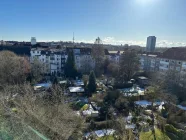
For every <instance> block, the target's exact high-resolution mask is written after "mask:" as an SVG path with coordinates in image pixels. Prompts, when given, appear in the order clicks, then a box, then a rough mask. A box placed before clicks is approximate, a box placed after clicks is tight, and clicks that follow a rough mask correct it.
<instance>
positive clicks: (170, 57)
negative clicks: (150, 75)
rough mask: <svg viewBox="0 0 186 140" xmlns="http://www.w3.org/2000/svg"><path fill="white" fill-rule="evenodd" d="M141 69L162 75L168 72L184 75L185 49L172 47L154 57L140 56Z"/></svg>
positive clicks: (185, 65) (185, 64)
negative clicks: (172, 71) (174, 71)
mask: <svg viewBox="0 0 186 140" xmlns="http://www.w3.org/2000/svg"><path fill="white" fill-rule="evenodd" d="M140 63H141V69H143V70H146V71H159V72H161V73H164V72H166V71H168V70H176V71H178V72H181V73H186V48H185V47H173V48H170V49H168V50H166V51H165V52H163V53H159V54H156V55H152V54H147V53H146V54H141V55H140Z"/></svg>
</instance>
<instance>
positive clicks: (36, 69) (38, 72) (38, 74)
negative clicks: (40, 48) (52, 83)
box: [31, 59, 46, 82]
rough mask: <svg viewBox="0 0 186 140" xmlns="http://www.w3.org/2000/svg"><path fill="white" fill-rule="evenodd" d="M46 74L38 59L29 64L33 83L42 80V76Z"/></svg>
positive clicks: (43, 65)
mask: <svg viewBox="0 0 186 140" xmlns="http://www.w3.org/2000/svg"><path fill="white" fill-rule="evenodd" d="M44 73H46V67H45V64H44V63H42V62H40V61H39V60H38V59H34V60H33V62H32V64H31V75H32V78H33V79H34V81H36V82H37V81H39V80H41V78H42V74H44Z"/></svg>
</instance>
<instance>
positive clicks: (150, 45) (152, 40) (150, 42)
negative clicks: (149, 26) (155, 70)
mask: <svg viewBox="0 0 186 140" xmlns="http://www.w3.org/2000/svg"><path fill="white" fill-rule="evenodd" d="M155 47H156V37H155V36H149V37H147V44H146V51H147V52H154V50H155Z"/></svg>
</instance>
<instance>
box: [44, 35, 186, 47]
mask: <svg viewBox="0 0 186 140" xmlns="http://www.w3.org/2000/svg"><path fill="white" fill-rule="evenodd" d="M101 39H102V41H103V43H104V44H112V45H121V44H123V45H124V44H129V45H140V46H143V47H145V46H146V39H145V41H140V40H138V41H136V40H117V39H116V38H114V37H105V38H101ZM47 41H49V40H47ZM50 41H59V40H50ZM94 41H95V39H92V40H86V39H82V40H75V42H78V43H80V42H85V43H94ZM156 46H157V47H179V46H186V41H183V42H176V41H168V40H157V42H156Z"/></svg>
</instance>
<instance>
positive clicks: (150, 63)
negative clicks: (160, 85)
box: [140, 54, 159, 71]
mask: <svg viewBox="0 0 186 140" xmlns="http://www.w3.org/2000/svg"><path fill="white" fill-rule="evenodd" d="M140 64H141V65H140V69H143V70H145V71H158V70H159V59H158V58H157V55H156V54H141V55H140Z"/></svg>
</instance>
